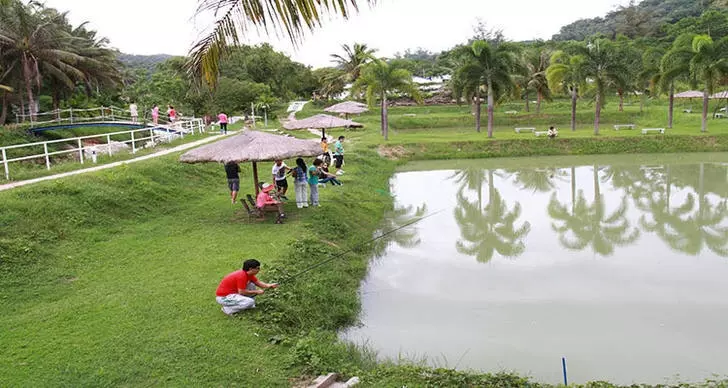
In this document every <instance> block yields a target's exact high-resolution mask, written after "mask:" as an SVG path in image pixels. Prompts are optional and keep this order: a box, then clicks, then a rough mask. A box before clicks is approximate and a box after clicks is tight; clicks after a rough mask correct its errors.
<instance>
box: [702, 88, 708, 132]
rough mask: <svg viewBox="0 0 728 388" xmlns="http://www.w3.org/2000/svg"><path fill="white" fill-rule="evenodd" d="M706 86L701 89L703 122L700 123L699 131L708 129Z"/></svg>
mask: <svg viewBox="0 0 728 388" xmlns="http://www.w3.org/2000/svg"><path fill="white" fill-rule="evenodd" d="M708 98H709V95H708V88H707V87H706V88H705V90H703V122H702V123H701V125H700V132H707V131H708Z"/></svg>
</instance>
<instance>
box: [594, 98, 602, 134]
mask: <svg viewBox="0 0 728 388" xmlns="http://www.w3.org/2000/svg"><path fill="white" fill-rule="evenodd" d="M601 115H602V96H601V93H599V91H597V109H596V112H594V134H595V135H598V134H599V118H600V116H601Z"/></svg>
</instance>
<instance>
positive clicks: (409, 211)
mask: <svg viewBox="0 0 728 388" xmlns="http://www.w3.org/2000/svg"><path fill="white" fill-rule="evenodd" d="M425 214H427V204H425V203H423V204H422V205H421V206H417V207H415V206H412V205H410V206H396V207H395V208H394V209H392V210H391V211H388V212H387V213H386V214H385V215H384V224H383V225H382V227H381V228H379V230H377V231H376V232H375V233H374V237H375V238H377V237H380V236H384V237H382V238H379V239H377V240H375V242H374V245H373V246H372V249H373V251H374V256H375V257H382V256H383V255H384V253H385V252H386V250H387V247H389V246H390V245H392V244H396V245H398V246H400V247H402V248H414V247H416V246H418V245H420V243H421V242H422V240H421V239H420V238H419V237H418V236H417V227H416V226H411V227H407V228H402V227H403V226H405V225H407V224H411V223H413V222H415V221H416V220H417V219H419V218H422V217H424V216H425ZM400 228H402V229H400ZM392 231H394V232H392ZM385 233H389V234H387V235H386V236H385Z"/></svg>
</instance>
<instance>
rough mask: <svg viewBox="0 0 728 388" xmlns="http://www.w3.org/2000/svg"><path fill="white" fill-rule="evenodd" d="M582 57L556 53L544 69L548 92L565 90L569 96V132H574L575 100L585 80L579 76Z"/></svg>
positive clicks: (562, 52)
mask: <svg viewBox="0 0 728 388" xmlns="http://www.w3.org/2000/svg"><path fill="white" fill-rule="evenodd" d="M583 60H584V58H583V57H580V56H577V55H568V54H566V53H565V52H564V51H556V52H554V53H553V54H552V55H551V60H550V64H549V67H548V68H546V79H547V80H548V83H549V89H550V90H552V91H553V90H565V91H568V93H569V94H570V95H571V130H572V131H576V100H577V98H578V96H579V88H580V86H581V85H583V84H584V81H585V78H584V76H583V75H582V74H581V72H580V71H581V62H582V61H583Z"/></svg>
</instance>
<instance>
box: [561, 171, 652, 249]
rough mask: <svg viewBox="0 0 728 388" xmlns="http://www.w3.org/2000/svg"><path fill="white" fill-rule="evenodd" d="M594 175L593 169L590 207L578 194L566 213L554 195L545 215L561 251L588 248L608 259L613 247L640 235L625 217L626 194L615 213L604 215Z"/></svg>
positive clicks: (628, 242)
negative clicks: (550, 221) (549, 220)
mask: <svg viewBox="0 0 728 388" xmlns="http://www.w3.org/2000/svg"><path fill="white" fill-rule="evenodd" d="M598 171H599V169H598V168H597V167H596V166H594V167H593V176H594V179H593V182H594V200H593V201H592V202H591V203H588V202H587V200H586V198H585V197H584V192H583V191H582V190H579V195H578V198H577V199H576V203H574V198H573V197H572V203H571V211H569V209H568V208H567V206H566V205H563V204H561V203H560V202H559V201H558V199H557V197H556V194H555V193H554V194H553V195H552V196H551V201H550V202H549V206H548V214H549V216H550V217H551V219H552V220H554V222H553V223H552V224H551V227H552V228H553V230H554V231H555V232H557V233H558V234H559V242H560V243H561V245H562V246H563V247H564V248H567V249H571V250H577V251H580V250H583V249H585V248H587V247H591V248H592V250H593V251H594V253H597V254H599V255H602V256H609V255H612V254H613V253H614V247H615V246H625V245H628V244H631V243H633V242H635V241H637V239H638V238H639V236H640V231H639V230H638V229H637V228H633V227H631V226H630V223H629V221H628V220H627V218H626V217H625V215H626V213H627V208H628V207H627V194H624V195H623V196H622V198H621V200H620V204H619V207H618V208H617V209H616V210H614V211H612V212H607V211H606V209H605V203H604V198H603V195H602V194H601V190H600V182H599V175H598ZM572 187H573V185H572Z"/></svg>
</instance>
